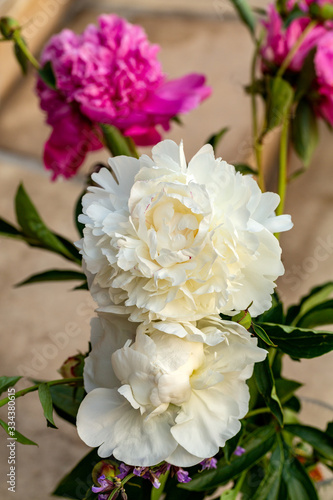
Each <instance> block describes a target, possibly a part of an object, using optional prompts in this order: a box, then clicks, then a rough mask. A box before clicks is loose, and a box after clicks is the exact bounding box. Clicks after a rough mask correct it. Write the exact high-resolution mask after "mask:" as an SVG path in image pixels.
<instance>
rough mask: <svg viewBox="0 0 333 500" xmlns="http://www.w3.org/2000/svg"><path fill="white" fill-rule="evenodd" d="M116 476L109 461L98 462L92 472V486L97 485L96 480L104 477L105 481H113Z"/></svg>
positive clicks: (114, 469)
mask: <svg viewBox="0 0 333 500" xmlns="http://www.w3.org/2000/svg"><path fill="white" fill-rule="evenodd" d="M115 475H116V468H115V466H114V465H113V464H112V463H111V462H110V460H101V461H100V462H98V463H97V464H96V465H95V467H94V468H93V471H92V479H93V482H94V484H98V478H99V477H100V476H105V479H108V480H113V478H114V477H115Z"/></svg>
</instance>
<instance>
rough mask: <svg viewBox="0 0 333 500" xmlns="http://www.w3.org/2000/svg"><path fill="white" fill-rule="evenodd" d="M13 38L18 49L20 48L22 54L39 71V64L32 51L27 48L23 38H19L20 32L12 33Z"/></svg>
mask: <svg viewBox="0 0 333 500" xmlns="http://www.w3.org/2000/svg"><path fill="white" fill-rule="evenodd" d="M13 40H14V41H15V43H16V44H17V45H18V46H19V47H20V49H21V50H22V52H23V54H24V55H25V57H26V58H27V59H28V61H30V62H31V64H32V65H33V66H34V67H35V68H36V70H37V71H39V70H40V64H39V62H38V61H37V59H36V58H35V57H34V56H33V55H32V53H31V52H30V50H29V49H28V47H27V45H26V44H25V43H24V41H23V39H22V38H21V36H20V34H17V35H16V33H14V35H13Z"/></svg>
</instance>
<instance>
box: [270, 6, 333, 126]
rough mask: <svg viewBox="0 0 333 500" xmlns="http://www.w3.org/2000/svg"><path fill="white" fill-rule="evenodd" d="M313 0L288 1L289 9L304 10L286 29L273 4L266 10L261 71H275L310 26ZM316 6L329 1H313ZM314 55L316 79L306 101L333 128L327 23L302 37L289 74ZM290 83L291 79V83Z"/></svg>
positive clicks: (331, 42)
mask: <svg viewBox="0 0 333 500" xmlns="http://www.w3.org/2000/svg"><path fill="white" fill-rule="evenodd" d="M311 3H313V0H302V1H301V2H295V1H293V0H290V1H289V3H288V4H287V7H288V8H290V9H292V8H293V7H294V6H295V5H296V4H297V6H298V7H300V8H301V10H303V11H304V17H303V16H302V17H300V18H296V19H294V20H293V21H292V22H291V23H290V24H289V26H288V27H287V28H284V27H283V24H284V20H283V19H282V17H281V15H280V14H279V12H278V11H277V9H276V7H275V6H274V5H269V7H268V20H267V21H265V22H264V23H263V24H264V27H265V28H266V31H267V35H266V40H265V43H264V45H263V47H262V49H261V56H262V71H263V73H266V72H270V71H272V70H273V74H274V66H275V67H276V68H278V67H279V66H281V64H282V63H283V61H284V59H285V58H286V56H287V55H288V53H289V52H290V50H291V49H292V47H293V46H294V44H295V43H296V42H297V40H298V38H299V37H300V36H301V34H302V32H303V31H304V29H305V28H306V27H307V26H308V25H309V23H310V17H309V15H308V7H309V5H310V4H311ZM316 3H318V4H319V5H321V6H322V5H324V4H325V3H332V2H327V1H326V2H325V1H324V0H323V1H322V2H320V3H319V2H316ZM313 49H315V52H314V66H315V79H314V81H313V83H312V88H311V93H310V97H309V99H311V101H310V102H311V103H312V105H313V109H314V110H315V112H316V114H317V115H318V116H320V117H321V118H323V119H324V120H326V121H327V122H328V123H329V124H330V125H332V126H333V23H332V22H331V21H326V22H323V23H319V24H317V25H315V26H314V27H313V28H312V30H311V31H310V32H309V33H308V35H307V36H306V37H305V39H304V41H303V43H302V44H301V45H300V47H299V49H298V50H297V52H296V54H295V55H294V57H293V59H292V61H291V63H290V65H289V67H288V71H292V72H294V73H299V72H300V71H301V69H302V66H303V64H304V60H305V58H306V57H307V56H308V54H309V53H310V51H311V50H313ZM291 81H292V80H291Z"/></svg>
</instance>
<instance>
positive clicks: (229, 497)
mask: <svg viewBox="0 0 333 500" xmlns="http://www.w3.org/2000/svg"><path fill="white" fill-rule="evenodd" d="M237 495H238V491H237V490H234V489H232V490H228V491H225V492H224V493H222V495H221V496H220V500H236V498H237Z"/></svg>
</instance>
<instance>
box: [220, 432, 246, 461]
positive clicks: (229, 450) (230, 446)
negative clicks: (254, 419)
mask: <svg viewBox="0 0 333 500" xmlns="http://www.w3.org/2000/svg"><path fill="white" fill-rule="evenodd" d="M243 432H244V428H243V427H242V428H241V430H240V431H239V432H238V433H237V434H236V436H234V437H232V438H231V439H228V441H226V443H225V446H224V448H223V452H224V456H225V459H226V461H227V462H230V460H231V458H232V455H233V453H234V451H235V450H236V448H237V446H238V443H239V441H240V439H241V437H242V435H243Z"/></svg>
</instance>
